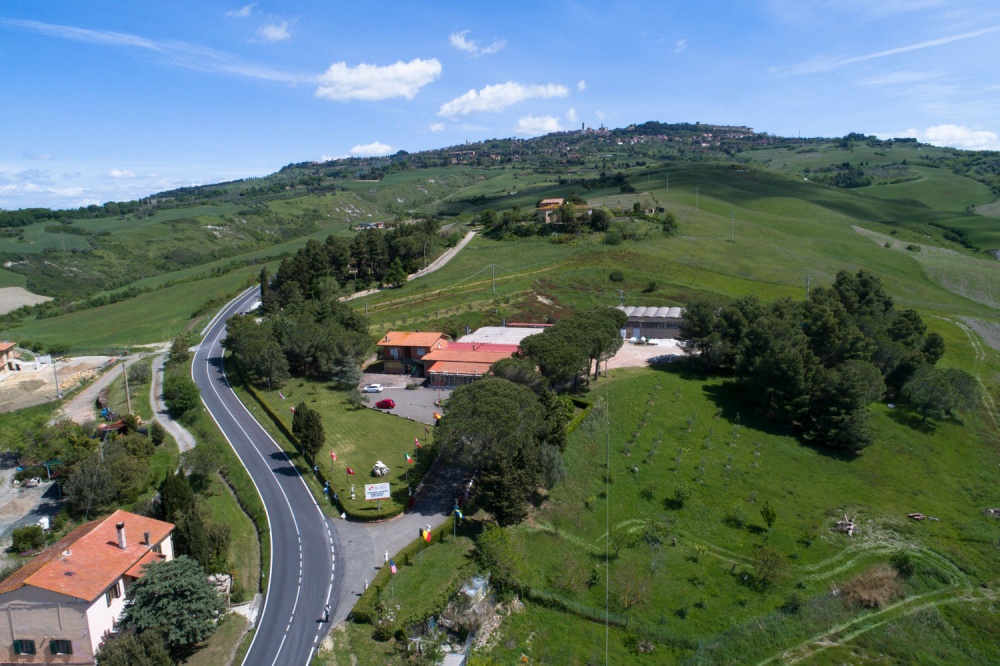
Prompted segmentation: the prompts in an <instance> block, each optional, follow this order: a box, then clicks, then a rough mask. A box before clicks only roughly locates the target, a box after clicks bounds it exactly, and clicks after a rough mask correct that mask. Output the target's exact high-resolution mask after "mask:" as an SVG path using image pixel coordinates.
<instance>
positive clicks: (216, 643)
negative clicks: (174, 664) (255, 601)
mask: <svg viewBox="0 0 1000 666" xmlns="http://www.w3.org/2000/svg"><path fill="white" fill-rule="evenodd" d="M246 628H247V621H246V618H245V617H243V616H242V615H237V614H235V613H230V614H229V615H227V616H226V618H225V620H223V621H222V624H220V625H219V628H218V629H217V630H216V632H215V633H214V634H212V635H211V636H210V637H209V638H208V639H206V640H204V641H202V642H201V643H199V644H198V645H197V646H196V647H195V652H194V654H192V655H191V656H190V657H188V658H187V659H185V660H184V661H182V662H181V663H183V664H187V666H220V664H228V663H229V658H230V656H231V655H232V653H233V652H234V651H235V650H236V646H237V644H239V642H240V641H241V640H243V637H244V636H245V635H246ZM236 663H239V662H236Z"/></svg>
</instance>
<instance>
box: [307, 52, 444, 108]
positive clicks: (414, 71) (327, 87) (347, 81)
mask: <svg viewBox="0 0 1000 666" xmlns="http://www.w3.org/2000/svg"><path fill="white" fill-rule="evenodd" d="M440 76H441V63H440V62H438V60H437V58H431V59H430V60H421V59H420V58H416V59H414V60H411V61H410V62H403V61H402V60H400V61H398V62H396V63H395V64H393V65H386V66H385V67H379V66H378V65H367V64H365V63H362V64H360V65H358V66H357V67H348V66H347V63H344V62H338V63H334V64H332V65H330V69H328V70H326V72H325V73H323V74H321V75H320V76H319V87H318V88H317V89H316V96H317V97H323V98H326V99H333V100H338V101H343V100H350V99H361V100H365V101H369V102H372V101H375V100H380V99H388V98H390V97H405V98H406V99H413V98H414V96H416V94H417V92H418V91H419V90H420V89H421V88H423V87H424V86H425V85H427V84H428V83H431V82H432V81H436V80H437V79H438V78H440Z"/></svg>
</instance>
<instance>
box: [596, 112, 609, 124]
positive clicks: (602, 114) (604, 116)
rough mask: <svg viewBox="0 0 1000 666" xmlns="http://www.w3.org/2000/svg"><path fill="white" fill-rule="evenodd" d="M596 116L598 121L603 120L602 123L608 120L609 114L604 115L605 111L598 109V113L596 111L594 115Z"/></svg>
mask: <svg viewBox="0 0 1000 666" xmlns="http://www.w3.org/2000/svg"><path fill="white" fill-rule="evenodd" d="M594 115H595V116H597V119H598V120H602V121H603V120H607V119H608V114H606V113H604V112H603V111H601V110H600V109H598V110H597V111H596V112H595V113H594Z"/></svg>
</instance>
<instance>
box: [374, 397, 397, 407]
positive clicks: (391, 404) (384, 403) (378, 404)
mask: <svg viewBox="0 0 1000 666" xmlns="http://www.w3.org/2000/svg"><path fill="white" fill-rule="evenodd" d="M395 406H396V401H395V400H393V399H392V398H386V399H385V400H379V401H378V402H376V403H375V409H393V408H395Z"/></svg>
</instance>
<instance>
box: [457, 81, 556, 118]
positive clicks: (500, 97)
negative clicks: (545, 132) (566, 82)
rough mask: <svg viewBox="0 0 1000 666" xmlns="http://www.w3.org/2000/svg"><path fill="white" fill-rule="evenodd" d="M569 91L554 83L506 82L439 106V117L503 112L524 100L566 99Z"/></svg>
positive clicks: (471, 92)
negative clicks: (524, 83)
mask: <svg viewBox="0 0 1000 666" xmlns="http://www.w3.org/2000/svg"><path fill="white" fill-rule="evenodd" d="M567 95H569V90H567V89H566V86H561V85H558V84H556V83H547V84H545V85H530V86H526V85H523V84H521V83H514V82H513V81H508V82H507V83H498V84H496V85H492V86H486V87H485V88H483V89H481V90H479V91H476V90H470V91H469V92H467V93H465V94H464V95H462V96H461V97H456V98H455V99H453V100H451V101H450V102H446V103H445V104H442V105H441V109H440V110H439V111H438V115H439V116H446V117H449V118H451V117H454V116H467V115H469V114H470V113H476V112H477V111H503V110H504V109H506V108H507V107H508V106H512V105H514V104H517V103H519V102H523V101H524V100H526V99H548V98H550V97H566V96H567Z"/></svg>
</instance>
